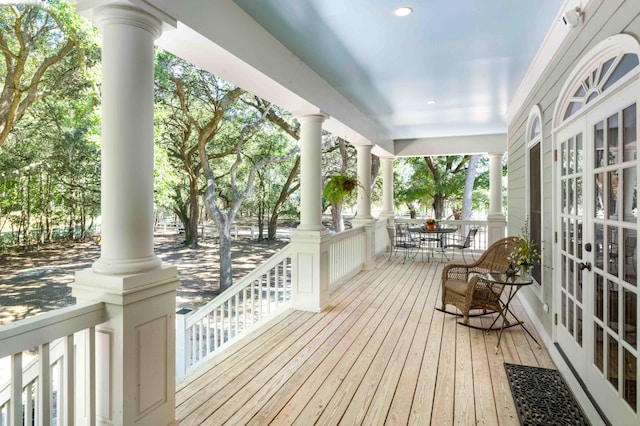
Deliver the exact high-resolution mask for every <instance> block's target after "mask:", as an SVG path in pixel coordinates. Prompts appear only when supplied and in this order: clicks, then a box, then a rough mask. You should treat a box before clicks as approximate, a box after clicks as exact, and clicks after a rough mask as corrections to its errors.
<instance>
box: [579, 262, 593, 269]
mask: <svg viewBox="0 0 640 426" xmlns="http://www.w3.org/2000/svg"><path fill="white" fill-rule="evenodd" d="M578 268H580V270H581V271H584V270H585V269H586V270H588V271H591V262H587V263H584V262H580V263H578Z"/></svg>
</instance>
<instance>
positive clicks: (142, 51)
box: [93, 6, 161, 274]
mask: <svg viewBox="0 0 640 426" xmlns="http://www.w3.org/2000/svg"><path fill="white" fill-rule="evenodd" d="M94 16H95V20H96V24H97V25H98V26H99V27H100V28H101V29H102V33H103V39H102V141H103V142H102V193H101V199H102V204H101V215H102V224H101V232H102V235H101V240H100V245H101V251H100V259H98V260H97V261H96V262H95V263H94V265H93V269H94V271H96V272H97V273H100V274H127V273H136V272H143V271H146V270H149V269H153V268H156V267H158V266H160V263H161V261H160V259H159V258H158V257H157V256H156V255H154V253H153V107H154V103H153V89H154V86H153V54H154V53H153V41H154V39H155V38H156V37H158V36H159V35H160V25H161V23H160V22H159V21H158V20H157V19H155V18H152V17H151V16H150V15H143V14H142V13H141V12H135V11H134V10H132V9H125V8H116V7H111V6H106V7H101V8H98V9H96V10H95V12H94ZM127 19H132V20H135V25H133V24H131V23H129V22H127Z"/></svg>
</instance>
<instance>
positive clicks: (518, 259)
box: [509, 218, 542, 279]
mask: <svg viewBox="0 0 640 426" xmlns="http://www.w3.org/2000/svg"><path fill="white" fill-rule="evenodd" d="M521 233H522V235H521V236H519V237H516V238H514V241H516V242H517V243H518V248H517V249H516V250H515V251H514V252H513V253H511V256H509V260H510V261H511V262H512V263H514V264H516V265H518V267H519V269H520V277H521V278H523V279H531V268H532V267H533V266H535V265H537V264H538V262H540V259H541V258H542V256H541V254H540V252H539V251H538V249H536V243H534V242H533V241H531V236H530V235H529V219H528V218H527V219H525V221H524V225H523V226H522V229H521Z"/></svg>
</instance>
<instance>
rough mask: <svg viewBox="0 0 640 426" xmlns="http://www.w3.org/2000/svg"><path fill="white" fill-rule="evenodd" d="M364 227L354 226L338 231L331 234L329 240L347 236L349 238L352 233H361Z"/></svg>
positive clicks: (342, 238)
mask: <svg viewBox="0 0 640 426" xmlns="http://www.w3.org/2000/svg"><path fill="white" fill-rule="evenodd" d="M363 233H364V227H363V226H358V227H356V228H351V229H347V230H346V231H342V232H338V233H336V234H333V235H331V240H330V241H331V242H336V241H341V240H346V239H347V238H351V237H353V236H354V235H358V234H363Z"/></svg>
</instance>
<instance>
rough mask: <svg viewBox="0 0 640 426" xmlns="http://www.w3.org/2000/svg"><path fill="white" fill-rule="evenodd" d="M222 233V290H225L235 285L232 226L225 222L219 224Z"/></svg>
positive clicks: (220, 253) (219, 230) (219, 231)
mask: <svg viewBox="0 0 640 426" xmlns="http://www.w3.org/2000/svg"><path fill="white" fill-rule="evenodd" d="M218 233H219V234H220V246H219V248H220V251H219V255H220V291H224V290H226V289H228V288H229V287H231V286H232V285H233V277H232V274H233V272H232V270H231V228H230V227H229V226H227V225H226V224H224V226H218Z"/></svg>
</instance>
